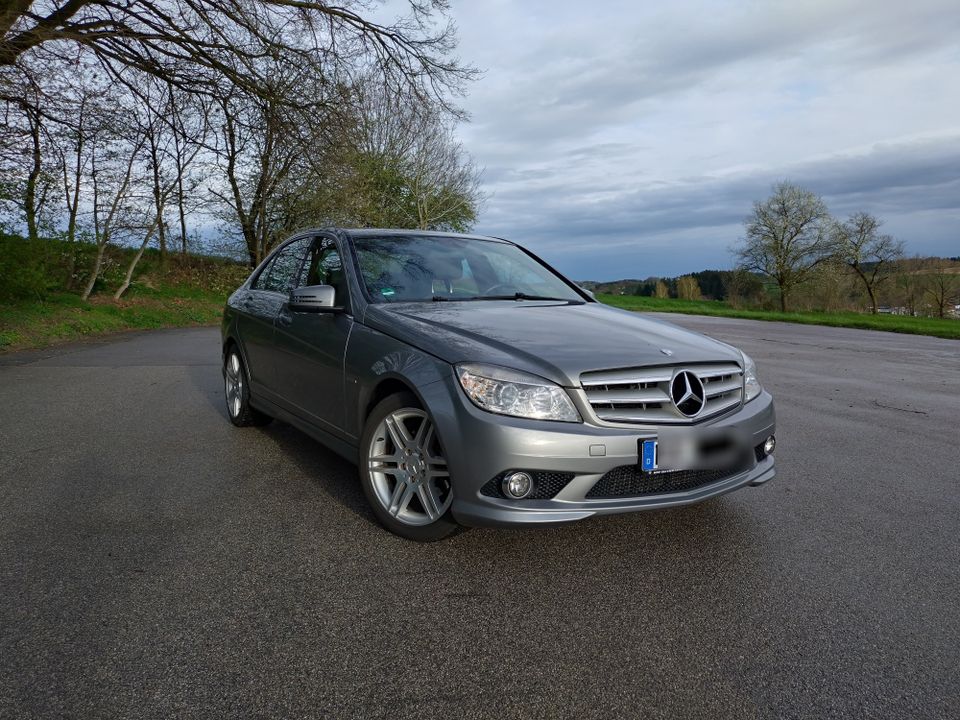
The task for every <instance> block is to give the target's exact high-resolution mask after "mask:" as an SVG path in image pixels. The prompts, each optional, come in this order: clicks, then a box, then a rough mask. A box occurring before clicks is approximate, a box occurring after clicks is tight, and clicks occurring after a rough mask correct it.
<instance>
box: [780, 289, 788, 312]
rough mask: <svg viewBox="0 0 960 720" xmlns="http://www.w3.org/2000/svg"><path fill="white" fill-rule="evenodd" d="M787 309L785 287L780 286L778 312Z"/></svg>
mask: <svg viewBox="0 0 960 720" xmlns="http://www.w3.org/2000/svg"><path fill="white" fill-rule="evenodd" d="M786 311H787V289H786V288H785V287H783V286H782V285H781V286H780V312H786Z"/></svg>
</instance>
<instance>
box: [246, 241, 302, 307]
mask: <svg viewBox="0 0 960 720" xmlns="http://www.w3.org/2000/svg"><path fill="white" fill-rule="evenodd" d="M311 242H312V240H311V239H310V238H304V239H303V240H297V241H295V242H292V243H290V244H289V245H287V246H286V247H285V248H283V250H281V251H280V252H278V253H277V255H276V257H274V259H273V260H272V261H271V263H270V265H268V266H267V267H266V268H264V269H263V272H261V273H260V275H259V277H258V278H257V280H256V282H254V284H253V288H254V289H255V290H268V291H270V292H278V293H284V294H286V293H289V292H290V291H291V290H292V289H293V288H294V287H295V281H296V278H297V273H298V271H299V270H300V264H301V263H302V262H303V256H304V255H305V254H306V252H307V249H308V248H309V247H310V244H311Z"/></svg>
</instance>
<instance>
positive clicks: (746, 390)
mask: <svg viewBox="0 0 960 720" xmlns="http://www.w3.org/2000/svg"><path fill="white" fill-rule="evenodd" d="M740 354H741V355H743V401H744V402H749V401H750V400H753V399H754V398H755V397H756V396H757V395H759V394H760V392H761V391H762V390H763V388H762V387H761V386H760V378H758V377H757V364H756V363H755V362H754V361H753V359H752V358H751V357H750V356H749V355H747V354H746V353H740Z"/></svg>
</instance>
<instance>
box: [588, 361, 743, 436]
mask: <svg viewBox="0 0 960 720" xmlns="http://www.w3.org/2000/svg"><path fill="white" fill-rule="evenodd" d="M682 370H689V371H690V372H692V373H693V374H694V375H696V376H697V377H698V378H699V379H700V382H701V383H703V391H704V396H705V402H704V406H703V410H701V411H700V413H699V414H697V415H696V416H695V417H694V418H689V417H687V416H686V415H684V414H683V413H681V412H680V411H679V410H677V407H676V406H675V405H674V404H673V400H672V399H671V398H670V382H671V381H672V380H673V378H674V375H676V374H677V373H678V372H680V371H682ZM580 384H581V385H582V386H583V390H584V392H586V394H587V400H588V401H589V402H590V406H591V407H592V408H593V411H594V412H595V413H596V415H597V417H598V418H600V419H601V420H606V421H608V422H622V423H643V424H647V423H649V424H658V425H659V424H681V423H691V422H700V421H701V420H705V419H707V418H710V417H714V416H716V415H719V414H720V413H722V412H724V411H726V410H730V409H732V408H734V407H736V406H738V405H739V404H740V401H741V399H742V397H743V370H742V369H741V368H740V366H739V365H737V364H736V363H712V364H709V365H689V366H683V367H675V366H660V367H649V368H630V369H626V370H603V371H599V372H587V373H583V374H582V375H581V376H580Z"/></svg>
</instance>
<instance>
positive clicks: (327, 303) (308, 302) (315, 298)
mask: <svg viewBox="0 0 960 720" xmlns="http://www.w3.org/2000/svg"><path fill="white" fill-rule="evenodd" d="M335 295H336V291H335V290H334V289H333V286H332V285H306V286H304V287H298V288H297V289H296V290H294V291H292V292H291V293H290V301H289V302H288V303H287V304H288V307H289V308H290V310H291V312H302V313H319V312H338V311H340V310H342V309H343V308H339V307H334V305H333V301H334V297H335Z"/></svg>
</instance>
